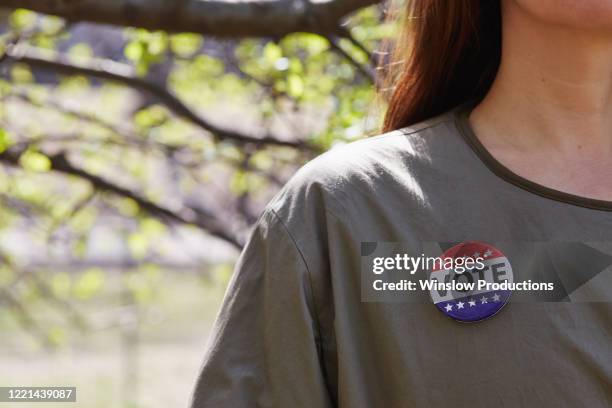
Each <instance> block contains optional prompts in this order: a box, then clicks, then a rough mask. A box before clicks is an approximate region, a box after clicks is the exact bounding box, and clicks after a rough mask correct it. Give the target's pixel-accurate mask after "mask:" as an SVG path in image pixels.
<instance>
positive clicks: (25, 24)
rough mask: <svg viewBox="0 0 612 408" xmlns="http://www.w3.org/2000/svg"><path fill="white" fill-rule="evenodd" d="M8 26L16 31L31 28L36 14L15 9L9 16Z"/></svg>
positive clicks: (34, 22)
mask: <svg viewBox="0 0 612 408" xmlns="http://www.w3.org/2000/svg"><path fill="white" fill-rule="evenodd" d="M10 24H11V27H12V28H13V29H15V30H17V31H24V30H28V29H30V28H33V27H34V25H35V24H36V13H34V12H32V11H30V10H26V9H17V10H15V11H14V12H13V14H11V20H10Z"/></svg>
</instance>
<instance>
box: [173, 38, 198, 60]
mask: <svg viewBox="0 0 612 408" xmlns="http://www.w3.org/2000/svg"><path fill="white" fill-rule="evenodd" d="M203 42H204V41H203V40H202V36H201V35H198V34H191V33H181V34H174V35H171V36H170V49H171V50H172V52H173V53H174V54H176V55H178V56H179V57H182V58H189V57H192V56H193V54H195V53H196V52H197V51H198V50H199V49H200V47H202V44H203Z"/></svg>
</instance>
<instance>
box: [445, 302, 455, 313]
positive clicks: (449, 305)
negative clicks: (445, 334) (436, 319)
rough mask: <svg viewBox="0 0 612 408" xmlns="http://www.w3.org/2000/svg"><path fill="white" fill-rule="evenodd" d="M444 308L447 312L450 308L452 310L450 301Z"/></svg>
mask: <svg viewBox="0 0 612 408" xmlns="http://www.w3.org/2000/svg"><path fill="white" fill-rule="evenodd" d="M444 308H445V309H446V311H447V312H450V311H451V310H453V306H452V305H451V304H450V303H447V304H446V306H445V307H444Z"/></svg>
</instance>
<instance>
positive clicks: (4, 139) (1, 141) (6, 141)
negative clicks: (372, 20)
mask: <svg viewBox="0 0 612 408" xmlns="http://www.w3.org/2000/svg"><path fill="white" fill-rule="evenodd" d="M12 144H13V138H12V137H11V135H10V134H9V132H7V131H6V129H2V128H0V153H2V152H4V151H5V150H6V149H8V148H9V147H10V146H11V145H12Z"/></svg>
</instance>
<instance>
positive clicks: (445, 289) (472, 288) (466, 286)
mask: <svg viewBox="0 0 612 408" xmlns="http://www.w3.org/2000/svg"><path fill="white" fill-rule="evenodd" d="M429 279H430V281H431V283H432V284H431V285H430V288H431V290H430V295H431V298H432V300H433V302H434V304H435V305H436V307H437V308H438V310H440V311H441V312H442V313H444V314H445V315H447V316H449V317H451V318H453V319H455V320H458V321H460V322H478V321H481V320H485V319H488V318H490V317H492V316H494V315H495V314H496V313H497V312H499V311H500V310H501V308H502V307H504V305H505V304H506V303H507V302H508V299H509V298H510V295H511V293H512V291H511V290H508V284H510V283H512V282H513V274H512V267H511V266H510V262H509V261H508V259H507V258H506V256H505V255H504V254H503V253H502V252H501V251H499V250H498V249H497V248H495V247H494V246H492V245H489V244H486V243H483V242H478V241H469V242H464V243H461V244H458V245H455V246H453V247H451V248H449V249H448V250H446V251H444V253H443V254H442V255H440V262H436V264H435V266H434V269H433V270H432V272H431V274H430V276H429ZM504 282H507V283H505V284H504Z"/></svg>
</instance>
